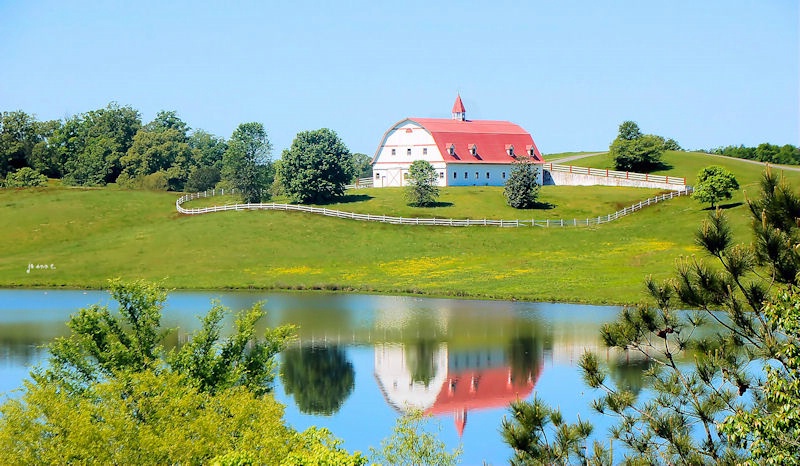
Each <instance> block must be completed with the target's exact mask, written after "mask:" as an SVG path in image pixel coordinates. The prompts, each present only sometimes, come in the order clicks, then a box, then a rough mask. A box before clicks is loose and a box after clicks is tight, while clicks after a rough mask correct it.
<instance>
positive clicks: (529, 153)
mask: <svg viewBox="0 0 800 466" xmlns="http://www.w3.org/2000/svg"><path fill="white" fill-rule="evenodd" d="M528 155H530V156H531V157H533V156H534V155H535V154H534V153H533V147H531V148H530V149H528Z"/></svg>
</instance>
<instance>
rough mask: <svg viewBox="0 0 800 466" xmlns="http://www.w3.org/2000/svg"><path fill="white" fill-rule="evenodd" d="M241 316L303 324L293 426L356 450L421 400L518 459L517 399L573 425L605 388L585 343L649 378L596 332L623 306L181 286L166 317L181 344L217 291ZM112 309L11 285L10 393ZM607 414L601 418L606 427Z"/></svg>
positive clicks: (6, 311) (291, 356) (2, 377)
mask: <svg viewBox="0 0 800 466" xmlns="http://www.w3.org/2000/svg"><path fill="white" fill-rule="evenodd" d="M214 299H216V300H219V301H221V303H222V304H223V305H225V306H227V307H229V308H231V309H232V310H234V311H238V310H241V309H245V308H249V307H250V306H252V305H253V304H254V303H256V302H259V301H264V302H265V309H266V310H267V319H266V325H269V326H276V325H280V324H287V323H291V324H295V325H297V326H298V327H299V329H298V332H299V340H298V342H297V344H296V345H294V346H292V347H291V348H290V349H288V350H287V351H285V352H284V353H283V354H282V355H281V360H282V375H281V376H280V377H277V379H276V381H277V384H276V389H275V393H276V396H277V398H278V399H279V400H280V401H281V402H283V403H284V404H285V405H286V419H287V421H288V422H289V423H290V424H291V425H292V426H293V427H295V428H296V429H299V430H303V429H305V428H307V427H309V426H312V425H316V426H320V427H327V428H329V429H330V430H331V431H333V433H334V434H335V435H336V436H338V437H340V438H342V439H343V440H344V442H345V443H344V446H345V447H346V448H347V449H348V450H351V451H352V450H360V451H362V452H364V453H368V452H369V447H370V446H376V447H377V446H378V445H380V442H381V440H382V439H384V438H386V437H387V436H389V435H390V434H391V429H392V427H393V426H394V423H395V420H396V418H397V417H398V416H399V415H400V414H401V413H402V412H403V410H405V409H407V408H408V407H409V406H410V407H415V408H418V409H422V410H424V411H425V412H427V413H430V414H432V415H433V416H434V418H435V422H436V423H437V424H438V425H439V427H440V428H441V430H440V431H439V433H438V436H439V438H440V439H441V440H443V441H444V442H445V443H446V444H447V445H448V448H450V449H452V448H455V447H456V446H458V445H459V444H462V445H463V446H464V455H463V457H462V460H463V464H481V463H483V462H487V463H491V464H504V463H507V461H508V458H509V457H510V455H511V451H510V449H509V448H508V447H507V446H506V445H505V444H504V443H503V441H502V439H501V436H500V432H499V429H500V424H501V420H502V418H503V416H504V415H505V414H506V412H507V406H508V403H509V402H510V401H512V400H515V399H517V398H521V399H531V398H532V396H533V394H534V393H536V394H537V395H538V396H539V397H540V398H542V399H544V400H545V401H547V402H548V403H550V404H551V405H554V406H560V407H561V409H562V412H563V413H564V415H565V419H566V420H568V421H570V422H572V421H574V420H575V419H576V416H577V414H578V413H581V417H582V418H584V419H585V418H586V417H587V415H588V414H589V413H590V409H589V403H590V402H591V400H592V399H593V397H594V396H595V394H594V393H592V392H591V391H590V390H587V389H586V388H585V386H584V385H583V383H582V381H581V377H580V373H579V371H578V368H577V367H576V363H577V360H578V358H579V357H580V355H581V354H582V353H583V351H584V350H591V351H599V354H600V355H601V358H602V359H605V360H607V361H609V363H610V374H611V376H612V377H613V378H614V380H615V381H616V382H617V383H624V384H627V385H628V386H631V387H637V386H641V370H640V369H639V368H638V367H637V365H636V364H635V363H633V364H629V363H628V362H627V361H625V360H624V358H622V357H620V356H617V355H614V354H612V353H609V352H607V351H606V350H605V349H600V348H601V344H600V341H599V327H600V325H601V324H602V323H604V322H608V321H611V320H613V319H614V317H615V316H616V314H617V313H618V312H619V308H617V307H610V306H583V305H570V304H551V303H521V302H495V301H467V300H455V299H430V298H415V297H392V296H372V295H347V294H335V295H334V294H330V295H329V294H319V293H266V292H203V293H197V292H192V293H188V292H174V293H171V294H170V295H169V298H168V300H167V305H166V309H165V311H164V318H163V324H164V325H165V326H167V327H177V328H178V332H177V333H176V337H177V339H178V341H180V340H181V339H183V340H184V341H185V338H186V336H187V335H188V333H189V332H191V331H192V330H194V329H196V328H198V326H199V324H198V319H197V316H199V315H203V314H205V313H206V312H207V311H208V310H209V309H210V307H211V301H212V300H214ZM92 304H110V297H109V296H108V294H107V293H105V292H99V291H91V292H84V291H63V290H58V291H53V290H48V291H46V290H0V392H3V393H6V392H8V391H10V390H12V389H14V388H17V387H19V386H20V385H21V383H22V380H23V379H24V378H25V377H26V376H27V374H28V371H29V367H30V366H31V365H34V364H38V363H40V362H42V361H44V360H45V359H46V356H47V355H46V352H45V351H44V350H43V349H42V348H41V345H43V344H45V343H47V342H48V341H50V340H51V339H53V338H54V337H56V336H59V335H65V334H66V333H67V328H66V326H65V322H66V321H67V319H68V317H69V315H70V314H72V313H73V312H75V311H77V310H78V309H79V308H81V307H86V306H89V305H92ZM605 426H607V423H606V422H604V420H603V419H599V422H598V423H597V428H598V429H599V430H602V431H603V432H604V431H605V429H604V427H605Z"/></svg>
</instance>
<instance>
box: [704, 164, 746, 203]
mask: <svg viewBox="0 0 800 466" xmlns="http://www.w3.org/2000/svg"><path fill="white" fill-rule="evenodd" d="M737 189H739V182H738V181H736V177H735V176H733V173H731V172H729V171H728V170H725V169H724V168H722V167H719V166H716V165H712V166H710V167H705V168H703V169H702V170H700V173H698V174H697V184H696V185H695V186H694V192H692V198H693V199H697V200H698V201H700V202H702V203H708V204H711V208H712V209H713V208H714V205H716V203H717V202H719V201H721V200H723V199H730V198H732V197H733V192H734V191H736V190H737Z"/></svg>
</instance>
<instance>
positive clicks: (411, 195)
mask: <svg viewBox="0 0 800 466" xmlns="http://www.w3.org/2000/svg"><path fill="white" fill-rule="evenodd" d="M407 181H408V184H407V185H406V191H405V196H406V200H407V201H408V203H409V205H412V206H415V207H431V206H434V205H435V204H436V200H437V199H438V198H439V186H438V185H437V184H436V183H437V179H436V169H435V168H433V165H431V163H430V162H428V161H425V160H415V161H414V162H412V163H411V166H410V167H409V169H408V180H407Z"/></svg>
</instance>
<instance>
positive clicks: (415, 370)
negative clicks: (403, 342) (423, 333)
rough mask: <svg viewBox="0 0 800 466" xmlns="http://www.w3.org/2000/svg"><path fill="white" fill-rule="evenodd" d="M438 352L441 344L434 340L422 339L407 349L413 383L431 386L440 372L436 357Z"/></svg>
mask: <svg viewBox="0 0 800 466" xmlns="http://www.w3.org/2000/svg"><path fill="white" fill-rule="evenodd" d="M438 350H439V342H437V341H434V340H432V339H420V340H417V341H415V342H414V343H412V344H410V345H408V346H406V347H405V352H406V359H407V360H408V366H409V369H411V380H412V381H414V382H419V383H421V384H423V385H425V386H426V387H428V386H429V385H430V383H431V380H433V379H434V377H436V372H437V371H438V370H439V367H438V365H437V364H436V355H435V353H436V351H438Z"/></svg>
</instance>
